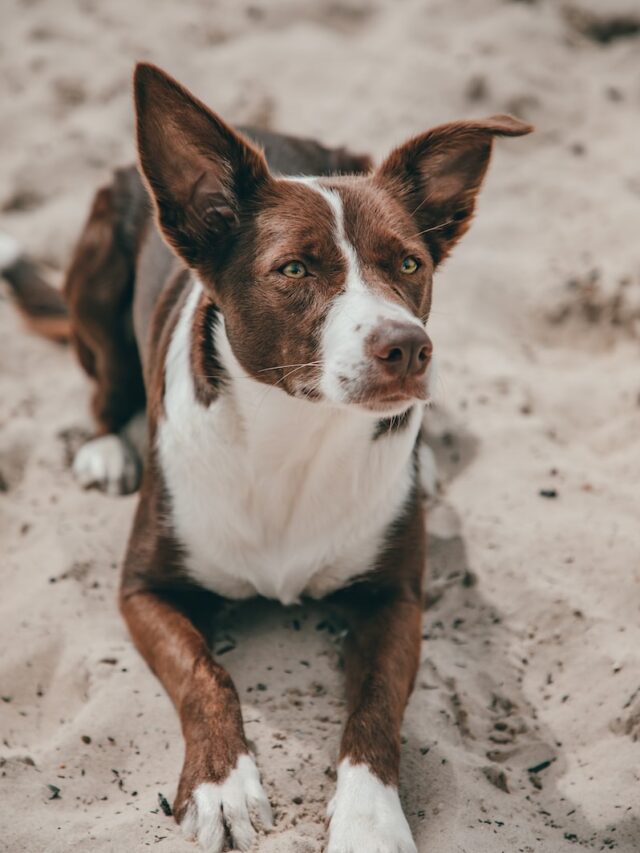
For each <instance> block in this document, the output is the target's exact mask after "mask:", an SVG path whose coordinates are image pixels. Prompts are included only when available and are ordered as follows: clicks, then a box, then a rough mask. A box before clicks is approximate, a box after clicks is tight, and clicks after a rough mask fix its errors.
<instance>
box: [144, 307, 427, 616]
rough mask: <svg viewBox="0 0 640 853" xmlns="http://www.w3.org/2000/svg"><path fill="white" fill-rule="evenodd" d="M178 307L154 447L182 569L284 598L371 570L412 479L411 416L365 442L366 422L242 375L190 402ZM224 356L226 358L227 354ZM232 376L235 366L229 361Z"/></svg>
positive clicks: (225, 585)
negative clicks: (203, 400) (211, 398)
mask: <svg viewBox="0 0 640 853" xmlns="http://www.w3.org/2000/svg"><path fill="white" fill-rule="evenodd" d="M193 301H194V299H193V295H192V297H190V299H189V300H188V302H187V305H186V306H185V309H183V314H182V317H181V318H180V321H179V323H178V325H177V327H176V330H175V332H174V336H173V339H172V342H171V346H170V348H169V355H168V361H167V371H166V392H165V410H166V417H165V418H164V419H163V420H162V421H161V423H160V424H159V427H158V452H159V456H160V462H161V466H162V471H163V475H164V479H165V482H166V486H167V489H168V491H169V495H170V500H171V513H172V519H171V520H172V523H173V528H174V532H175V535H176V536H177V538H178V539H179V541H180V543H181V544H182V546H183V547H184V549H185V552H186V558H185V559H186V566H185V568H186V570H187V572H188V573H189V575H190V576H191V577H192V578H193V580H195V581H196V582H198V583H199V584H201V585H202V586H204V587H206V588H207V589H210V590H212V591H214V592H216V593H219V594H220V595H224V596H226V597H230V598H242V597H248V596H251V595H254V594H259V595H264V596H267V597H270V598H275V599H278V600H280V601H282V602H283V603H291V602H294V601H296V600H298V599H299V598H300V596H302V595H303V594H304V595H311V596H315V597H319V596H322V595H325V594H327V593H329V592H331V591H333V590H335V589H338V588H340V587H342V586H344V585H345V584H346V583H347V582H348V581H349V579H350V578H353V577H355V576H357V575H359V574H362V573H363V572H366V571H367V570H369V569H370V568H372V566H373V564H374V562H375V559H376V556H377V554H378V552H379V550H380V548H381V547H382V545H383V543H384V538H385V535H386V533H387V531H388V528H389V525H390V524H392V522H393V521H394V520H395V518H397V517H398V515H399V514H400V512H401V510H402V507H403V504H404V502H405V501H406V500H407V497H408V494H409V492H410V489H411V486H412V480H413V465H412V458H411V457H412V447H413V444H414V443H415V438H416V433H417V429H418V421H419V419H420V413H419V412H414V414H413V416H412V422H411V423H410V424H409V426H408V427H407V428H405V429H404V430H403V431H402V432H400V433H398V434H397V435H393V436H388V437H385V438H383V439H379V440H377V441H374V440H373V438H372V432H373V430H372V426H373V424H372V423H371V421H368V420H367V419H360V418H356V419H355V420H354V419H353V417H352V415H351V413H342V412H329V413H327V412H326V411H323V410H322V408H321V407H319V406H317V405H314V404H311V403H307V402H302V401H298V400H293V399H292V398H290V397H289V396H288V395H286V394H285V393H284V392H282V391H279V390H278V389H277V388H273V387H270V386H267V385H263V384H261V383H256V382H254V381H253V380H251V379H248V378H247V379H245V378H237V380H235V381H233V380H232V384H233V388H232V390H231V392H227V393H224V394H222V395H221V396H220V398H219V399H218V400H217V401H215V402H214V403H212V404H211V405H210V406H209V407H204V406H202V405H201V404H200V403H199V402H198V401H196V399H195V396H194V393H193V384H192V379H191V375H190V372H189V365H188V358H187V351H188V346H187V344H188V335H187V334H186V332H187V328H183V326H187V321H188V319H189V305H190V303H192V302H193ZM227 355H228V354H227ZM235 369H236V370H237V369H238V367H237V366H236V367H235Z"/></svg>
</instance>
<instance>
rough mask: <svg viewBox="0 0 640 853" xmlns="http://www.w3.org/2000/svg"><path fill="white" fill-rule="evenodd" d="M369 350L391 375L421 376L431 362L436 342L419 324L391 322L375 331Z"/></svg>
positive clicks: (370, 340)
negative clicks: (433, 341) (432, 340)
mask: <svg viewBox="0 0 640 853" xmlns="http://www.w3.org/2000/svg"><path fill="white" fill-rule="evenodd" d="M369 351H370V355H371V356H373V358H375V360H376V361H377V363H378V364H379V365H380V366H381V367H382V368H383V369H384V370H385V372H386V373H388V374H389V375H390V376H398V377H404V376H421V375H422V374H423V373H424V372H425V370H426V369H427V366H428V364H429V360H430V358H431V353H432V352H433V344H432V343H431V339H430V338H429V336H428V335H427V333H426V332H425V330H424V329H423V328H422V327H421V326H419V325H418V324H417V323H397V322H388V323H384V324H383V325H380V326H378V328H377V329H375V330H374V331H373V332H372V334H371V336H370V338H369Z"/></svg>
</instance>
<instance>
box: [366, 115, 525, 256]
mask: <svg viewBox="0 0 640 853" xmlns="http://www.w3.org/2000/svg"><path fill="white" fill-rule="evenodd" d="M532 130H533V128H532V127H531V125H529V124H525V123H524V122H522V121H519V120H518V119H516V118H513V117H512V116H508V115H496V116H491V117H490V118H487V119H484V120H480V121H457V122H452V123H451V124H443V125H441V126H440V127H436V128H434V129H433V130H429V131H428V132H427V133H424V134H422V135H421V136H416V137H414V138H413V139H410V140H409V142H407V143H405V145H401V146H400V147H399V148H396V150H395V151H393V152H392V153H391V154H390V155H389V157H387V159H386V160H385V161H384V162H383V163H382V165H381V166H380V167H379V169H378V171H377V173H376V180H377V181H379V182H382V183H383V184H384V185H385V186H386V187H387V189H389V188H391V191H392V192H393V193H394V195H396V196H397V197H398V198H400V199H401V201H402V202H403V203H404V205H405V206H406V208H407V210H408V211H409V213H410V214H411V215H412V216H413V218H414V220H415V221H416V224H417V225H418V228H417V229H416V230H418V231H420V232H421V234H422V237H423V240H424V242H425V243H426V244H427V248H428V249H429V251H430V253H431V255H432V257H433V261H434V264H438V263H440V261H442V260H443V259H444V258H445V257H446V256H447V255H448V254H449V252H450V251H451V249H452V248H453V246H454V245H455V243H457V241H458V240H459V239H460V237H462V235H463V234H464V232H465V231H466V230H467V228H468V227H469V225H470V222H471V217H472V216H473V210H474V207H475V201H476V195H477V193H478V190H479V189H480V186H481V184H482V180H483V178H484V175H485V172H486V171H487V166H488V165H489V159H490V157H491V147H492V144H493V139H494V137H495V136H523V135H524V134H526V133H531V131H532Z"/></svg>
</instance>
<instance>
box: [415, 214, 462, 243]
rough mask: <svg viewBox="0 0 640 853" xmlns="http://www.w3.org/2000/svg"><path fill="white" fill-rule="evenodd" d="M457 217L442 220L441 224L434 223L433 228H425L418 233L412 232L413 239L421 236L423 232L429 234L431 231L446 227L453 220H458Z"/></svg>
mask: <svg viewBox="0 0 640 853" xmlns="http://www.w3.org/2000/svg"><path fill="white" fill-rule="evenodd" d="M456 221H457V220H455V219H447V220H446V222H441V223H440V224H439V225H432V226H431V228H425V229H424V231H418V233H417V234H412V235H411V239H413V238H414V237H420V235H421V234H428V233H429V232H430V231H438V230H439V229H440V228H445V227H446V226H447V225H451V224H452V223H453V222H456Z"/></svg>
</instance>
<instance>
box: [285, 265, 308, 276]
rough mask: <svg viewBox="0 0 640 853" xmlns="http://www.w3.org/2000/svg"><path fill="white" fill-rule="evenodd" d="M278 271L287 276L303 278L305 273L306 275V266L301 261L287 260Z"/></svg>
mask: <svg viewBox="0 0 640 853" xmlns="http://www.w3.org/2000/svg"><path fill="white" fill-rule="evenodd" d="M280 272H281V273H282V275H286V276H287V278H304V277H305V275H308V273H307V268H306V267H305V265H304V264H303V263H302V262H301V261H289V263H288V264H285V265H284V266H283V267H281V268H280Z"/></svg>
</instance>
